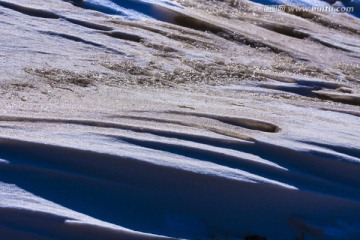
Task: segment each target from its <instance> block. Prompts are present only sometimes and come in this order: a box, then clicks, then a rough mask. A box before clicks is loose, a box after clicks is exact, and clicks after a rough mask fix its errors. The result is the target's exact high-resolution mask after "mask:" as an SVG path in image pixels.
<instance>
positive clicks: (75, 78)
mask: <svg viewBox="0 0 360 240" xmlns="http://www.w3.org/2000/svg"><path fill="white" fill-rule="evenodd" d="M24 71H25V72H26V73H28V74H31V75H36V76H39V77H41V78H43V79H45V81H46V82H47V83H48V84H49V85H50V86H51V87H53V88H67V87H69V86H71V85H73V86H78V87H91V86H94V85H95V81H96V80H97V79H99V77H100V75H99V74H98V73H86V74H84V73H76V72H73V71H69V70H65V69H58V68H41V69H39V68H25V69H24ZM70 90H71V89H70Z"/></svg>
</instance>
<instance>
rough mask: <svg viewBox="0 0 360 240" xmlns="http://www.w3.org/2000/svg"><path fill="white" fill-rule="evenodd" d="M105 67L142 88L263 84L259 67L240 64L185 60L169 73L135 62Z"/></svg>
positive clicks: (151, 63)
mask: <svg viewBox="0 0 360 240" xmlns="http://www.w3.org/2000/svg"><path fill="white" fill-rule="evenodd" d="M103 66H104V67H106V68H108V69H110V70H112V71H115V72H116V73H117V74H116V75H117V76H123V77H122V78H127V79H128V81H129V82H130V83H133V84H139V85H155V86H167V87H174V86H175V85H179V84H207V85H224V84H229V83H235V82H239V81H244V80H257V81H258V80H262V79H263V77H261V76H260V75H257V74H256V72H257V71H258V70H259V69H257V68H256V67H252V68H251V67H248V66H245V65H241V64H236V63H226V62H224V61H221V60H219V61H215V62H212V63H204V62H201V61H195V60H189V59H182V66H181V67H178V68H175V69H172V70H168V69H162V68H161V66H159V65H156V64H155V62H154V61H150V62H149V63H148V65H147V66H139V65H136V64H135V63H133V62H119V63H103Z"/></svg>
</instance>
